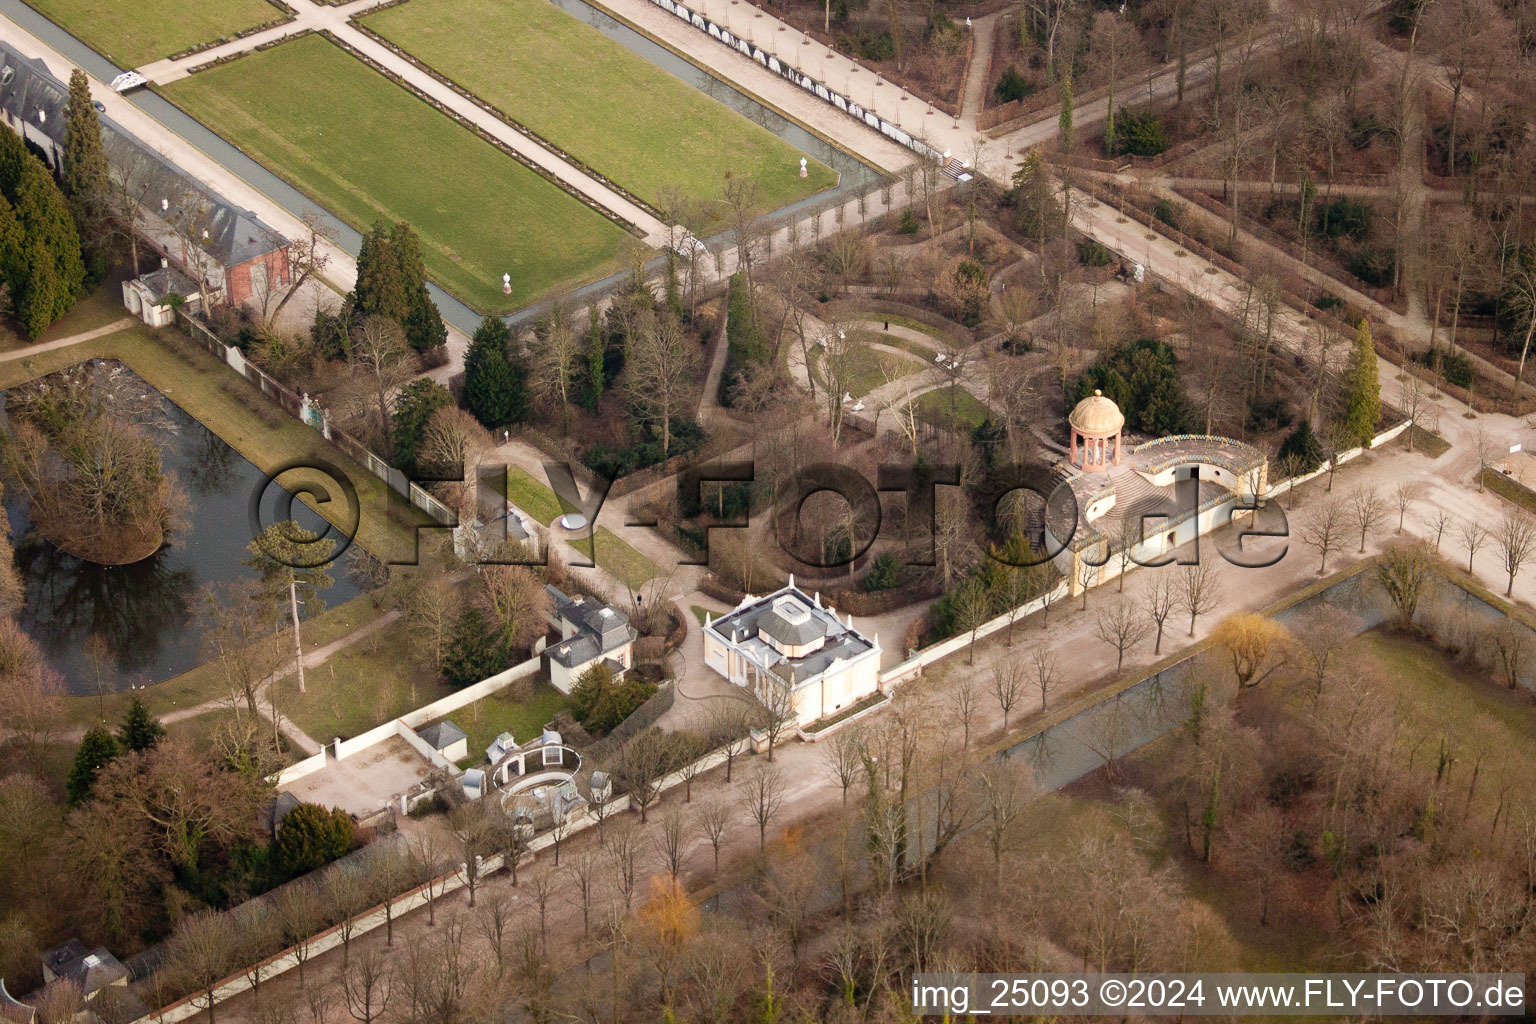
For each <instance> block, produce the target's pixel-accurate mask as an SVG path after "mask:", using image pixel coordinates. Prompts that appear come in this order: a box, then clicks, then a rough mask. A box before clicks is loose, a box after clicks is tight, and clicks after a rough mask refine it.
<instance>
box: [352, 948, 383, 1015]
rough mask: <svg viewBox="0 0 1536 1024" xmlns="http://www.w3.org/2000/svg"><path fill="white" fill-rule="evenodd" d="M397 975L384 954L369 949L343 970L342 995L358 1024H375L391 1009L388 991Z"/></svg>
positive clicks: (377, 949) (378, 950)
mask: <svg viewBox="0 0 1536 1024" xmlns="http://www.w3.org/2000/svg"><path fill="white" fill-rule="evenodd" d="M393 980H394V974H393V972H392V971H391V969H390V965H389V961H388V959H386V957H385V954H384V951H383V950H382V949H379V948H377V947H375V948H373V949H367V950H364V951H363V952H361V953H360V954H358V955H357V956H356V957H353V958H352V961H351V963H349V964H347V965H346V966H345V967H343V968H342V971H341V992H342V996H343V997H344V998H345V999H346V1002H347V1012H348V1013H350V1014H351V1015H352V1019H354V1020H356V1021H357V1024H373V1022H374V1021H376V1020H378V1019H379V1018H380V1017H382V1016H383V1015H384V1013H385V1011H386V1010H388V1009H389V989H390V985H391V984H392V983H393Z"/></svg>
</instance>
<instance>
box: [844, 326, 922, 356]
mask: <svg viewBox="0 0 1536 1024" xmlns="http://www.w3.org/2000/svg"><path fill="white" fill-rule="evenodd" d="M848 333H849V335H850V336H851V337H854V338H858V339H859V340H860V341H863V342H866V343H867V342H875V343H877V344H880V345H889V346H890V347H891V348H899V349H901V350H902V351H903V352H910V353H911V354H912V355H914V356H917V358H919V359H921V360H922V361H923V362H924V363H931V362H933V357H934V356H936V355H938V350H937V349H935V348H933V347H932V346H930V345H924V344H923V343H922V342H918V341H913V340H912V339H911V338H900V337H897V336H896V335H894V334H886V333H885V332H884V331H871V330H869V329H867V328H861V329H857V330H853V331H849V332H848Z"/></svg>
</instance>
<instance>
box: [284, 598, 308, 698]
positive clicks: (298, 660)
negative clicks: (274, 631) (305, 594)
mask: <svg viewBox="0 0 1536 1024" xmlns="http://www.w3.org/2000/svg"><path fill="white" fill-rule="evenodd" d="M288 602H289V606H290V607H291V608H292V609H293V655H294V664H295V665H297V666H298V670H299V692H300V693H304V692H305V691H304V643H303V641H301V640H300V639H299V587H298V579H297V574H296V573H295V572H294V571H293V569H291V568H290V569H289V570H288Z"/></svg>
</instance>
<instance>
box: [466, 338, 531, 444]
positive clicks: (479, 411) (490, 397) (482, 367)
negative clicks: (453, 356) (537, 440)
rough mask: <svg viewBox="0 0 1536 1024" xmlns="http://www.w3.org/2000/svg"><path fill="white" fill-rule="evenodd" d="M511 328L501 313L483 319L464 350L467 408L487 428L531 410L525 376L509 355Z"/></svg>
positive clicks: (514, 420)
mask: <svg viewBox="0 0 1536 1024" xmlns="http://www.w3.org/2000/svg"><path fill="white" fill-rule="evenodd" d="M511 336H512V334H511V331H509V330H508V329H507V325H506V322H505V321H503V320H502V319H501V318H500V317H495V316H488V317H486V318H485V319H484V320H482V321H481V322H480V326H479V328H477V329H476V330H475V336H474V338H472V339H471V340H470V343H469V351H468V352H466V353H465V354H464V408H466V409H468V410H469V412H470V415H472V416H474V418H475V419H477V420H479V421H480V424H481V426H483V427H485V429H487V430H500V429H501V428H503V427H507V426H510V425H512V424H513V423H518V422H520V421H521V420H522V419H523V418H524V417H526V416H527V414H528V393H527V390H526V387H525V385H524V382H523V378H522V376H521V375H520V374H519V373H518V372H517V370H516V368H515V367H514V365H513V363H512V360H511V359H510V358H508V356H507V343H508V341H510V340H511Z"/></svg>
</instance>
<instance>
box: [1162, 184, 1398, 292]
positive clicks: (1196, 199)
mask: <svg viewBox="0 0 1536 1024" xmlns="http://www.w3.org/2000/svg"><path fill="white" fill-rule="evenodd" d="M1173 192H1174V193H1175V194H1176V195H1177V196H1178V197H1179V198H1180V199H1183V200H1185V201H1186V202H1190V203H1193V204H1194V205H1196V206H1198V207H1200V208H1201V209H1202V210H1204V211H1205V212H1207V213H1209V214H1212V215H1213V216H1217V217H1221V218H1223V219H1226V218H1227V217H1229V216H1230V215H1231V211H1232V208H1231V206H1230V205H1228V204H1227V203H1224V202H1221V201H1220V200H1218V199H1215V198H1213V197H1211V196H1209V195H1206V194H1205V193H1204V192H1201V191H1198V190H1196V189H1190V188H1175V189H1174V190H1173ZM1234 198H1235V197H1234ZM1237 226H1238V229H1239V230H1242V231H1246V232H1247V233H1248V234H1250V235H1252V236H1253V237H1255V238H1257V239H1258V240H1259V241H1261V242H1264V243H1266V244H1268V245H1271V246H1273V247H1274V248H1276V249H1279V250H1280V251H1281V252H1283V253H1285V254H1286V255H1287V256H1289V257H1290V258H1291V259H1293V260H1295V261H1296V262H1297V263H1300V264H1301V265H1302V266H1303V267H1307V268H1310V269H1313V270H1317V271H1319V272H1321V273H1322V274H1324V275H1326V276H1327V277H1329V278H1330V279H1333V283H1334V285H1335V287H1338V288H1347V289H1349V290H1350V291H1353V292H1356V293H1357V294H1359V295H1362V296H1364V297H1365V298H1367V299H1369V300H1370V301H1372V302H1374V303H1376V304H1377V305H1378V306H1381V307H1382V309H1383V310H1385V309H1386V308H1387V307H1389V306H1391V304H1392V303H1393V302H1394V301H1396V300H1397V296H1396V295H1395V294H1394V293H1393V291H1392V289H1391V288H1377V287H1375V286H1373V285H1369V284H1366V283H1365V282H1364V281H1362V280H1360V279H1359V278H1357V277H1355V275H1354V274H1351V273H1350V272H1349V270H1348V269H1347V268H1346V267H1345V266H1344V265H1343V264H1341V263H1340V262H1339V261H1338V260H1336V259H1333V258H1332V257H1331V256H1329V255H1328V253H1326V252H1319V251H1318V250H1316V249H1314V250H1312V251H1310V252H1307V253H1303V252H1302V250H1301V247H1300V246H1298V245H1297V244H1296V243H1295V242H1293V241H1291V240H1290V239H1289V238H1286V237H1285V236H1284V235H1281V234H1280V233H1279V232H1277V231H1275V230H1274V229H1273V228H1270V227H1268V226H1266V225H1264V224H1260V223H1259V222H1258V221H1256V220H1255V219H1254V218H1252V217H1250V216H1248V215H1246V214H1243V213H1239V214H1238V218H1237ZM1309 260H1310V262H1308V261H1309ZM1345 276H1348V277H1352V278H1355V279H1354V281H1353V282H1350V281H1345V280H1343V278H1344V277H1345ZM1324 287H1326V286H1324ZM1377 315H1378V316H1379V315H1381V314H1380V313H1378V314H1377Z"/></svg>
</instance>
